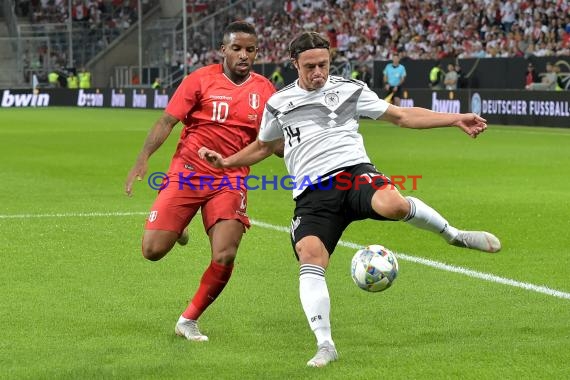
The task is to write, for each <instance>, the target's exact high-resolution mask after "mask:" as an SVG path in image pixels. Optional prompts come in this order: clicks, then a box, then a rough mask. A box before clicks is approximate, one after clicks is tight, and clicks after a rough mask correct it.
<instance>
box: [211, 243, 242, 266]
mask: <svg viewBox="0 0 570 380" xmlns="http://www.w3.org/2000/svg"><path fill="white" fill-rule="evenodd" d="M236 254H237V247H230V248H226V249H220V250H218V251H216V252H214V253H213V255H212V261H213V262H215V263H216V264H220V265H231V264H233V263H234V260H235V258H236Z"/></svg>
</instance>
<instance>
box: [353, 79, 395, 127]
mask: <svg viewBox="0 0 570 380" xmlns="http://www.w3.org/2000/svg"><path fill="white" fill-rule="evenodd" d="M389 105H390V104H389V103H388V102H386V101H385V100H383V99H380V98H379V97H378V95H376V93H375V92H374V91H372V90H371V89H370V88H368V86H366V85H365V86H364V87H363V89H362V92H361V93H360V97H359V98H358V103H357V105H356V112H357V113H358V114H359V115H360V116H366V117H369V118H371V119H374V120H376V119H378V118H379V117H380V116H382V115H383V114H384V112H386V110H387V109H388V106H389Z"/></svg>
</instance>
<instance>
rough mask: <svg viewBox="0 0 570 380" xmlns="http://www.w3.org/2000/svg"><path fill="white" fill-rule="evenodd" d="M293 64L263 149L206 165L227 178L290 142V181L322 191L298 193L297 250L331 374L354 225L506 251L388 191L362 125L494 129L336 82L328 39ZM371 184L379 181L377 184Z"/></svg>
mask: <svg viewBox="0 0 570 380" xmlns="http://www.w3.org/2000/svg"><path fill="white" fill-rule="evenodd" d="M290 54H291V61H292V63H293V65H294V66H295V68H296V69H297V71H298V75H299V79H298V80H297V81H296V82H294V83H292V84H290V85H289V86H287V87H285V88H283V89H282V90H281V91H279V92H277V93H275V94H274V95H273V96H272V97H271V98H270V99H269V100H268V102H267V104H266V107H265V111H264V114H263V119H262V122H261V129H260V133H259V136H258V138H257V140H256V141H255V142H253V143H252V144H250V145H248V146H247V147H246V148H244V149H243V150H241V151H239V152H237V153H235V154H233V155H231V156H229V157H226V158H224V157H222V156H221V155H220V154H219V153H218V152H215V151H213V150H211V149H208V148H207V147H202V148H200V150H199V155H200V156H201V157H202V158H203V159H206V160H207V161H209V162H210V163H211V164H212V165H213V166H215V167H218V168H224V167H240V166H250V165H253V164H255V163H257V162H259V161H261V160H263V159H264V158H266V157H268V156H270V155H271V153H272V152H273V149H275V148H276V147H278V146H279V144H280V143H281V142H283V139H284V140H285V156H284V157H285V162H286V165H287V169H288V171H289V174H290V175H292V176H294V177H295V179H296V180H299V179H302V181H303V182H304V181H305V179H306V178H310V181H311V182H312V183H315V184H319V181H321V182H322V183H320V185H319V186H317V185H315V186H306V187H305V189H299V188H296V189H295V190H294V191H293V197H294V199H295V202H296V207H295V213H294V217H293V221H292V224H291V240H292V243H293V247H294V250H295V253H296V255H297V258H298V260H299V264H300V281H299V292H300V298H301V304H302V306H303V310H304V312H305V314H306V316H307V320H308V322H309V325H310V327H311V329H312V330H313V332H314V334H315V337H316V339H317V353H316V355H315V356H314V357H313V358H312V359H311V360H309V362H308V363H307V365H308V366H312V367H323V366H325V365H327V364H328V363H329V362H331V361H334V360H336V359H337V357H338V355H337V351H336V348H335V345H334V342H333V339H332V334H331V325H330V318H329V314H330V297H329V292H328V288H327V284H326V282H325V270H326V268H327V266H328V265H329V260H330V256H331V254H332V253H333V251H334V249H335V247H336V245H337V243H338V241H339V239H340V237H341V235H342V232H343V231H344V230H345V228H346V227H347V226H348V225H349V224H350V223H351V222H353V221H355V220H362V219H376V220H401V221H405V222H407V223H409V224H411V225H413V226H416V227H419V228H422V229H425V230H428V231H431V232H433V233H435V234H437V235H440V236H441V237H442V238H443V239H445V241H446V242H448V243H449V244H452V245H455V246H459V247H465V248H471V249H476V250H480V251H484V252H491V253H492V252H497V251H499V250H500V249H501V243H500V242H499V240H498V239H497V238H496V237H495V236H494V235H492V234H490V233H488V232H482V231H462V230H458V229H457V228H455V227H453V226H451V225H450V224H449V223H448V222H447V220H446V219H445V218H444V217H442V216H441V215H440V214H439V213H438V212H437V211H435V210H434V209H432V208H431V207H430V206H428V205H426V204H425V203H424V202H422V201H421V200H419V199H417V198H414V197H404V196H402V195H401V194H400V192H399V191H398V190H397V189H395V188H394V187H393V186H384V185H387V184H389V180H388V179H386V178H385V177H383V176H381V173H380V172H378V170H377V169H376V168H375V167H374V166H373V165H372V164H371V163H370V159H369V158H368V156H367V154H366V151H365V149H364V145H363V142H362V136H361V135H360V134H359V133H358V126H359V125H358V118H359V117H360V116H367V117H370V118H372V119H381V120H386V121H389V122H391V123H393V124H395V125H398V126H400V127H404V128H415V129H426V128H436V127H458V128H459V129H461V130H462V131H463V132H465V133H467V134H468V135H469V136H471V137H473V138H475V137H477V135H479V134H480V133H482V132H483V131H485V129H486V128H487V124H486V123H485V120H484V119H483V118H481V117H479V116H478V115H476V114H473V113H468V114H452V113H439V112H433V111H430V110H427V109H425V108H418V107H415V108H400V107H397V106H394V105H391V104H388V103H386V102H385V101H384V100H382V99H379V98H378V96H377V95H376V94H375V93H374V92H373V91H371V90H370V89H369V88H368V87H367V86H366V85H365V84H364V83H362V82H360V81H355V80H347V79H344V78H341V77H336V76H329V67H330V52H329V42H328V40H326V39H325V38H324V37H323V36H321V35H320V34H318V33H314V32H305V33H303V34H301V35H300V36H298V37H297V38H295V39H294V40H293V41H292V42H291V45H290ZM341 175H342V176H343V181H342V184H343V185H345V184H346V179H347V178H350V180H351V181H352V182H351V183H350V184H351V185H352V186H348V187H349V188H348V189H347V186H342V188H341V186H339V184H340V183H341V182H340V176H341ZM347 176H348V177H347ZM363 177H368V178H374V180H373V181H370V182H371V183H368V182H366V181H362V178H363ZM323 178H329V179H323Z"/></svg>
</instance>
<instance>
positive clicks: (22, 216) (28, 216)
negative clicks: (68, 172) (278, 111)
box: [0, 211, 148, 219]
mask: <svg viewBox="0 0 570 380" xmlns="http://www.w3.org/2000/svg"><path fill="white" fill-rule="evenodd" d="M147 214H148V212H140V211H137V212H77V213H73V212H71V213H61V214H14V215H9V214H8V215H0V219H33V218H84V217H91V216H93V217H98V216H133V215H147Z"/></svg>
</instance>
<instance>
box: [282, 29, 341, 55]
mask: <svg viewBox="0 0 570 380" xmlns="http://www.w3.org/2000/svg"><path fill="white" fill-rule="evenodd" d="M330 46H331V44H330V42H329V40H327V39H326V37H324V36H322V35H320V34H319V33H317V32H304V33H301V34H300V35H298V36H297V37H295V39H294V40H293V41H291V44H290V45H289V54H290V55H291V58H292V59H297V58H298V57H299V54H301V53H302V52H304V51H306V50H311V49H327V50H329V49H330Z"/></svg>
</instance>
